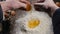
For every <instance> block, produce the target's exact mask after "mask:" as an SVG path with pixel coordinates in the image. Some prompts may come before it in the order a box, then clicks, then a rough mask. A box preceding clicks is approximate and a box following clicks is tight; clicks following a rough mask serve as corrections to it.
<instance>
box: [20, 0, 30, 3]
mask: <svg viewBox="0 0 60 34" xmlns="http://www.w3.org/2000/svg"><path fill="white" fill-rule="evenodd" d="M20 2H22V3H25V4H30V2H29V1H27V0H20Z"/></svg>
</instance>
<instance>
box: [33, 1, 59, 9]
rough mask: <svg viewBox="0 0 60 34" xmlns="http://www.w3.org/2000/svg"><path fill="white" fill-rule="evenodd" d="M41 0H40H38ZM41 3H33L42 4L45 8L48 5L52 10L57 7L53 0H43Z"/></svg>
mask: <svg viewBox="0 0 60 34" xmlns="http://www.w3.org/2000/svg"><path fill="white" fill-rule="evenodd" d="M40 1H41V0H40ZM43 1H44V2H43V3H40V2H39V3H34V5H43V6H44V7H45V8H46V9H48V7H50V8H51V9H53V10H56V9H57V8H59V7H58V6H57V5H56V4H55V3H54V1H53V0H43Z"/></svg>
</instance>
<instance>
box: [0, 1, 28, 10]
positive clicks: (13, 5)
mask: <svg viewBox="0 0 60 34" xmlns="http://www.w3.org/2000/svg"><path fill="white" fill-rule="evenodd" d="M27 3H28V4H29V2H28V1H27V0H6V1H4V2H2V3H1V6H2V9H3V11H6V10H9V9H11V8H13V9H17V8H20V7H23V8H26V6H27Z"/></svg>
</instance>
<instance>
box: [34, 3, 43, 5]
mask: <svg viewBox="0 0 60 34" xmlns="http://www.w3.org/2000/svg"><path fill="white" fill-rule="evenodd" d="M34 5H44V3H34Z"/></svg>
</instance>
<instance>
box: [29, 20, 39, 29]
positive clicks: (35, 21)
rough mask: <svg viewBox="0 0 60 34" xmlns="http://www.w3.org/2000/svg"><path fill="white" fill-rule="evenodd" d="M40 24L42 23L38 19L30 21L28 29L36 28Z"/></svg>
mask: <svg viewBox="0 0 60 34" xmlns="http://www.w3.org/2000/svg"><path fill="white" fill-rule="evenodd" d="M39 24H40V21H39V20H38V19H32V20H30V21H28V27H29V28H35V27H37V26H38V25H39Z"/></svg>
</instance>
